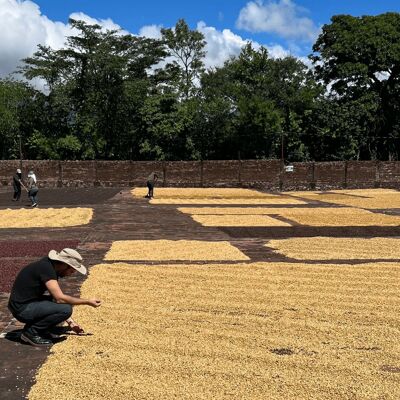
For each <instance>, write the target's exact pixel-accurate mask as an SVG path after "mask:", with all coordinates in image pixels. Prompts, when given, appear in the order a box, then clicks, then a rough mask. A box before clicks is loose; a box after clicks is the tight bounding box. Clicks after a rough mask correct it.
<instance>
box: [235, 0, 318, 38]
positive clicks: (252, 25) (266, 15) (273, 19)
mask: <svg viewBox="0 0 400 400" xmlns="http://www.w3.org/2000/svg"><path fill="white" fill-rule="evenodd" d="M306 12H307V10H306V9H304V8H302V7H299V6H298V5H296V4H295V3H294V2H293V1H292V0H278V1H277V2H275V1H274V0H268V1H267V2H266V3H264V2H263V1H262V0H255V1H250V2H249V3H247V4H246V6H245V7H244V8H242V10H241V11H240V14H239V17H238V20H237V21H236V26H237V27H238V28H239V29H244V30H247V31H250V32H267V33H273V34H276V35H278V36H280V37H282V38H285V39H289V40H295V41H306V42H314V41H315V39H316V38H317V36H318V33H319V28H318V26H317V25H316V24H315V23H314V21H313V20H312V19H310V18H308V17H305V16H304V14H305V13H306Z"/></svg>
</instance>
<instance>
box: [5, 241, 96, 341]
mask: <svg viewBox="0 0 400 400" xmlns="http://www.w3.org/2000/svg"><path fill="white" fill-rule="evenodd" d="M81 261H82V257H81V255H80V254H79V253H78V252H77V251H76V250H73V249H69V248H65V249H63V250H62V251H60V252H59V253H58V252H57V251H55V250H51V251H50V252H49V254H48V256H47V257H44V258H42V259H40V260H39V261H36V262H33V263H31V264H29V265H27V266H26V267H24V268H23V269H22V270H21V271H20V272H19V273H18V275H17V277H16V278H15V282H14V284H13V287H12V289H11V294H10V299H9V302H8V308H9V310H10V311H11V314H12V315H13V316H14V317H15V318H16V319H17V320H18V321H20V322H23V323H24V324H25V326H24V328H23V330H22V333H21V341H22V342H26V343H29V344H31V345H33V346H48V345H51V344H52V343H53V340H54V339H57V335H55V334H54V333H52V330H54V328H55V327H56V325H58V324H59V323H61V322H64V321H66V322H67V323H68V325H69V326H70V328H71V329H72V330H73V331H74V332H75V333H77V334H80V333H83V329H82V328H81V327H80V326H79V325H78V324H76V323H75V322H74V321H73V319H72V318H71V315H72V307H73V306H78V305H88V306H91V307H99V306H100V305H101V301H100V300H98V299H81V298H79V297H73V296H69V295H67V294H64V293H63V291H62V290H61V288H60V286H59V284H58V279H59V278H63V277H67V276H70V275H72V274H74V273H76V272H80V273H81V274H83V275H86V272H87V271H86V268H85V266H84V265H82V263H81ZM46 291H48V292H49V295H45V292H46Z"/></svg>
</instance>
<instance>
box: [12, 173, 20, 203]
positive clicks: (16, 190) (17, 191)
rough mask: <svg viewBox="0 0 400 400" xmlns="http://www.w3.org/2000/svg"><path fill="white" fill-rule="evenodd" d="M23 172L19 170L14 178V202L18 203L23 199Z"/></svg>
mask: <svg viewBox="0 0 400 400" xmlns="http://www.w3.org/2000/svg"><path fill="white" fill-rule="evenodd" d="M21 184H22V171H21V170H20V169H19V168H18V169H17V172H16V173H15V175H14V176H13V187H14V196H13V201H18V200H19V199H20V198H21Z"/></svg>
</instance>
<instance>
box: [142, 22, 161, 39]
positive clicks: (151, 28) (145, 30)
mask: <svg viewBox="0 0 400 400" xmlns="http://www.w3.org/2000/svg"><path fill="white" fill-rule="evenodd" d="M161 28H162V25H145V26H143V27H142V28H140V30H139V36H144V37H147V38H149V39H160V38H161Z"/></svg>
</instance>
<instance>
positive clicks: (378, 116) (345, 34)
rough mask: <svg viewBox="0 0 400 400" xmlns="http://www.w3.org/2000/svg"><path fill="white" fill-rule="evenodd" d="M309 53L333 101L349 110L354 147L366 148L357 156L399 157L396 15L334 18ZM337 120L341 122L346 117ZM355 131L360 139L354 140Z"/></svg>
mask: <svg viewBox="0 0 400 400" xmlns="http://www.w3.org/2000/svg"><path fill="white" fill-rule="evenodd" d="M313 50H314V52H315V54H314V55H313V56H312V60H313V62H314V64H315V69H316V72H317V74H318V76H319V77H320V78H321V79H323V80H324V82H325V83H327V84H331V86H332V90H333V93H334V94H336V98H333V99H332V102H333V103H336V102H337V103H338V106H339V107H341V108H343V107H344V109H345V110H346V109H352V114H351V115H349V117H350V118H351V119H352V120H353V121H349V122H347V124H350V125H353V127H352V128H353V130H351V131H350V132H348V134H349V135H350V136H352V139H353V142H354V140H355V141H356V142H358V140H360V143H357V144H354V146H355V147H357V146H359V145H361V146H363V147H364V148H367V149H368V153H365V154H363V155H362V157H363V158H364V157H367V158H369V159H375V158H378V159H399V157H400V142H399V141H398V137H399V131H398V126H399V123H400V115H399V113H398V111H399V108H400V102H399V98H400V97H399V96H400V14H398V13H386V14H382V15H378V16H363V17H352V16H349V15H338V16H334V17H333V18H332V23H331V24H329V25H325V26H324V27H323V30H322V34H321V35H320V37H319V38H318V40H317V42H316V43H315V45H314V47H313ZM346 103H347V104H346ZM339 118H340V119H342V120H344V119H345V118H346V115H341V116H340V117H339ZM336 119H337V118H336ZM365 121H368V122H369V126H368V127H365V126H364V125H365V124H364V122H365ZM354 122H355V124H354ZM341 123H342V124H345V125H346V123H345V122H344V121H343V122H341ZM335 124H340V122H339V121H337V122H336V121H335ZM360 129H361V130H362V131H363V137H362V138H359V137H357V136H358V134H359V132H357V131H358V130H360ZM396 138H397V139H396ZM357 139H358V140H357ZM396 144H397V145H396Z"/></svg>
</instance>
